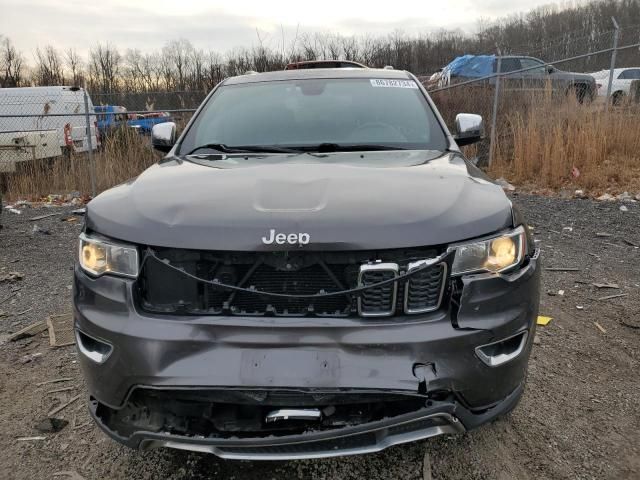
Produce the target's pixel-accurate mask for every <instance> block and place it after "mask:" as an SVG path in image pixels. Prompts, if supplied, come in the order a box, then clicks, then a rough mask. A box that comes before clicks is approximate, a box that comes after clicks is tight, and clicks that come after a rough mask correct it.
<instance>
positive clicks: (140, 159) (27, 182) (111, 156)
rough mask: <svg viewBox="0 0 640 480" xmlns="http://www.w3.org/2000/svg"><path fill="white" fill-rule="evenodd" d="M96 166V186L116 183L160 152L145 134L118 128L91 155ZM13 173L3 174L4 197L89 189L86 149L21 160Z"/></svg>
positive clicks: (138, 169) (26, 196)
mask: <svg viewBox="0 0 640 480" xmlns="http://www.w3.org/2000/svg"><path fill="white" fill-rule="evenodd" d="M93 158H94V161H95V166H96V190H97V191H98V192H101V191H103V190H106V189H108V188H110V187H113V186H114V185H118V184H119V183H122V182H124V181H126V180H128V179H130V178H132V177H135V176H136V175H138V174H140V173H141V172H142V171H143V170H145V169H146V168H147V167H149V166H150V165H152V164H153V163H154V162H156V161H157V160H158V159H159V158H160V155H159V154H158V153H156V152H154V151H153V150H152V149H151V147H150V140H149V137H142V136H140V135H138V134H137V133H136V132H135V131H133V130H132V129H124V128H123V129H119V130H117V131H116V132H114V133H113V134H112V135H111V136H109V137H108V138H107V139H105V140H104V142H103V144H102V148H101V149H100V150H98V151H96V152H94V155H93ZM18 166H19V170H18V172H17V173H15V174H11V175H7V177H6V182H7V192H6V193H7V199H8V200H15V199H18V198H21V199H30V200H37V199H38V198H41V197H44V196H47V195H48V194H50V193H68V192H72V191H79V192H81V193H83V194H88V193H91V175H90V168H89V157H88V155H87V154H86V153H83V154H77V155H71V156H70V157H68V158H66V157H64V158H62V157H61V158H57V159H54V160H50V161H40V162H37V163H34V162H28V163H27V162H23V163H21V164H19V165H18Z"/></svg>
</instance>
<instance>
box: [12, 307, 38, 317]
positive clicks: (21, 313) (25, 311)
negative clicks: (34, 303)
mask: <svg viewBox="0 0 640 480" xmlns="http://www.w3.org/2000/svg"><path fill="white" fill-rule="evenodd" d="M31 310H33V307H29V308H27V309H26V310H23V311H22V312H18V313H14V314H13V316H14V317H19V316H20V315H24V314H25V313H29V312H30V311H31Z"/></svg>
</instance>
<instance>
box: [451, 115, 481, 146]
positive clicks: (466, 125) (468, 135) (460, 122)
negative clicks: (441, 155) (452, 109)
mask: <svg viewBox="0 0 640 480" xmlns="http://www.w3.org/2000/svg"><path fill="white" fill-rule="evenodd" d="M456 132H457V133H456V134H455V135H454V136H453V139H454V140H455V141H456V143H457V144H458V146H459V147H464V146H465V145H471V144H472V143H476V142H479V141H480V140H482V137H483V135H484V125H483V122H482V116H481V115H475V114H473V113H459V114H458V115H456Z"/></svg>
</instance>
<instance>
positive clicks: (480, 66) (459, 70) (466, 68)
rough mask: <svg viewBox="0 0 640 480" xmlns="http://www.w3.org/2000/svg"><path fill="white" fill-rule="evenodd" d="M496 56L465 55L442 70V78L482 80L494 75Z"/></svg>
mask: <svg viewBox="0 0 640 480" xmlns="http://www.w3.org/2000/svg"><path fill="white" fill-rule="evenodd" d="M495 59H496V56H495V55H463V56H461V57H458V58H456V59H455V60H454V61H452V62H451V63H450V64H449V65H447V66H446V67H444V68H443V69H442V76H443V77H444V78H447V79H450V78H451V77H467V78H480V77H486V76H488V75H491V74H492V73H493V62H494V60H495Z"/></svg>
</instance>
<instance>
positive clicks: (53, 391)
mask: <svg viewBox="0 0 640 480" xmlns="http://www.w3.org/2000/svg"><path fill="white" fill-rule="evenodd" d="M75 389H76V387H73V386H71V387H62V388H56V389H55V390H48V391H46V392H44V393H45V395H50V394H52V393H60V392H68V391H70V390H75Z"/></svg>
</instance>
